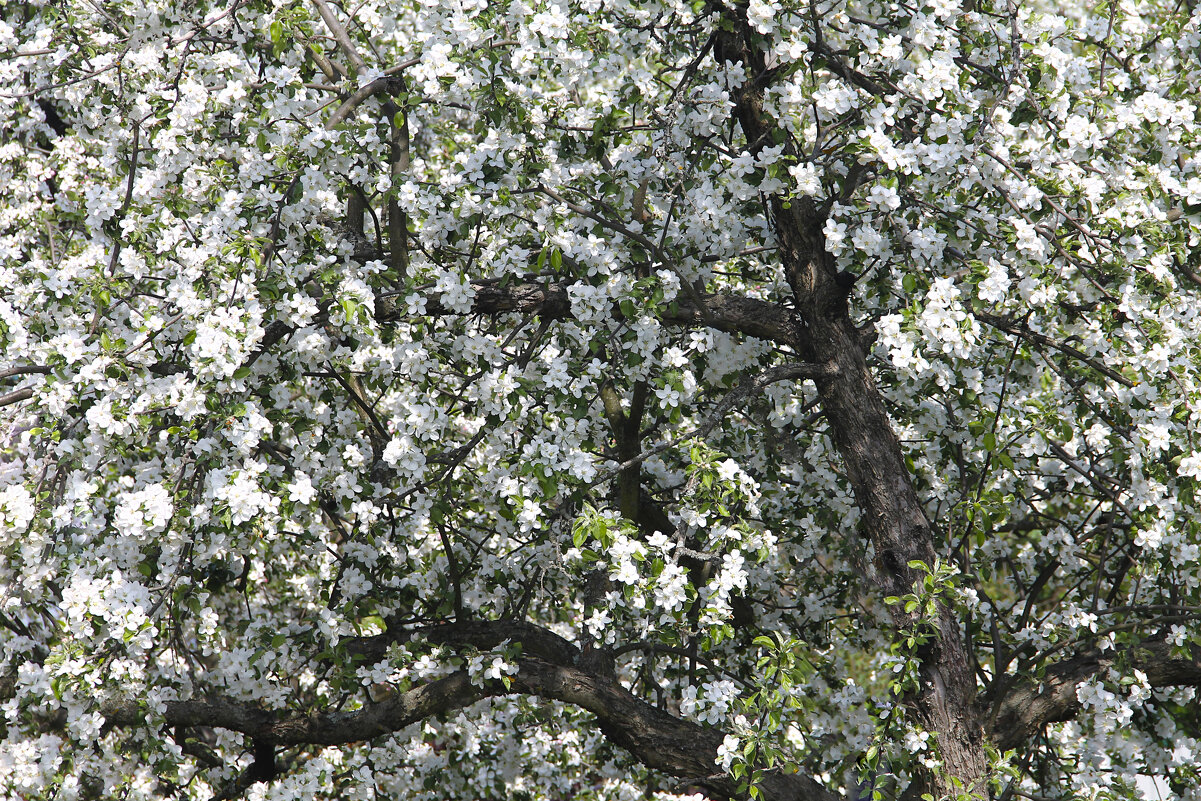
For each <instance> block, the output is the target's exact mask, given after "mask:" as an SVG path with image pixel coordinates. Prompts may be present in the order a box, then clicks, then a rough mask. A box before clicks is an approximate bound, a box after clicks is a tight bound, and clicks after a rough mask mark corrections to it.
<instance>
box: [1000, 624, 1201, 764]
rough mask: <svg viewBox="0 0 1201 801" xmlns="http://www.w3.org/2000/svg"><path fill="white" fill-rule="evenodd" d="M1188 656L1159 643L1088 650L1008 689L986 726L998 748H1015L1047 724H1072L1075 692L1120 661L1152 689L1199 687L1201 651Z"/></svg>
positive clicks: (1195, 649) (1078, 706) (1077, 707)
mask: <svg viewBox="0 0 1201 801" xmlns="http://www.w3.org/2000/svg"><path fill="white" fill-rule="evenodd" d="M1188 649H1189V656H1188V657H1182V656H1179V655H1174V654H1173V653H1172V652H1173V647H1172V645H1171V644H1170V643H1169V642H1167V641H1166V640H1163V639H1158V640H1152V641H1149V642H1142V643H1139V644H1138V645H1137V646H1134V647H1131V648H1130V649H1128V650H1126V651H1121V650H1110V651H1105V652H1102V651H1099V650H1096V649H1092V650H1089V651H1086V652H1084V653H1082V654H1079V655H1077V656H1075V657H1073V658H1071V659H1067V660H1064V661H1062V662H1058V663H1056V664H1054V665H1051V666H1050V667H1048V668H1047V669H1046V672H1045V673H1044V675H1043V678H1042V680H1041V681H1024V682H1022V683H1020V684H1016V685H1014V686H1013V687H1011V688H1010V689H1009V690H1008V692H1006V693H1005V694H1004V696H1003V697H1002V698H1001V699H1000V701H999V702H997V703H996V704H994V705H993V708H992V710H991V711H990V713H989V716H988V722H987V728H988V731H989V733H990V735H991V736H992V739H993V742H995V743H996V745H997V747H998V748H1000V749H1002V750H1006V749H1009V748H1017V747H1018V746H1020V745H1022V744H1023V743H1024V742H1026V741H1027V740H1029V739H1030V738H1031V737H1033V736H1034V735H1035V734H1037V733H1038V732H1039V730H1040V729H1042V727H1043V726H1045V725H1047V724H1048V723H1058V722H1060V721H1065V720H1070V719H1072V718H1074V717H1075V716H1076V715H1077V714H1079V712H1080V709H1081V707H1082V706H1083V704H1081V703H1080V699H1079V698H1077V697H1076V688H1077V687H1079V686H1080V684H1082V683H1083V682H1086V681H1089V680H1091V679H1095V678H1096V677H1098V676H1100V675H1102V674H1104V673H1105V672H1106V671H1108V670H1109V669H1110V668H1111V667H1114V666H1115V665H1117V664H1118V663H1119V661H1120V662H1121V663H1122V664H1123V665H1125V666H1129V667H1130V668H1133V669H1136V670H1140V671H1142V672H1143V673H1145V674H1146V676H1147V681H1148V682H1149V683H1150V684H1151V686H1152V687H1176V686H1192V687H1201V647H1198V646H1196V645H1189V646H1188Z"/></svg>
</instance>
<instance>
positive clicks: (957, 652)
mask: <svg viewBox="0 0 1201 801" xmlns="http://www.w3.org/2000/svg"><path fill="white" fill-rule="evenodd" d="M721 11H722V14H723V17H724V19H723V25H722V26H721V27H720V29H719V32H718V34H717V39H716V42H715V53H716V56H717V59H718V60H719V61H731V62H734V63H738V64H742V65H743V66H744V67H745V68H746V70H747V73H748V76H749V77H748V79H747V80H746V81H745V82H744V83H743V85H742V88H741V89H740V91H739V93H738V95H737V96H736V97H735V98H734V100H735V103H736V106H735V112H734V113H735V116H736V119H737V120H738V123H739V124H740V125H741V127H742V130H743V133H744V135H745V137H746V140H747V142H748V143H750V145H749V146H750V147H752V148H754V147H758V146H762V145H764V144H770V143H772V142H773V141H774V138H773V134H774V133H775V123H774V121H773V120H771V119H770V118H769V117H768V116H767V115H766V114H765V113H764V111H763V90H764V84H763V81H764V79H765V78H766V76H768V74H769V72H768V69H767V66H766V63H765V60H764V56H763V52H762V51H761V50H760V49H759V48H758V46H757V45H756V37H755V35H754V34H753V32H752V30H751V28H750V26H749V25H748V23H747V21H746V18H745V12H744V11H735V10H731V9H729V8H728V7H724V8H722V10H721ZM794 155H795V154H794ZM771 209H772V218H773V219H772V223H773V228H774V230H775V233H776V237H777V239H778V242H779V255H780V259H781V262H782V264H783V267H784V270H785V274H786V275H787V278H788V282H789V284H790V286H791V287H792V290H793V294H794V298H795V301H796V308H797V311H798V313H799V315H800V319H801V321H802V322H803V324H804V326H805V332H806V339H807V342H806V346H807V349H808V350H807V352H804V353H803V354H802V355H803V356H804V357H805V358H806V359H807V360H808V361H811V362H816V363H821V364H832V365H834V366H835V368H836V369H834V370H833V371H832V373H831V375H830V376H828V377H826V378H819V379H817V382H816V383H817V388H818V392H819V394H820V397H821V404H822V411H823V413H824V415H825V417H826V420H827V422H828V424H829V432H830V436H831V437H832V439H833V440H834V443H835V445H836V447H837V448H838V451H839V453H840V455H841V457H842V460H843V464H844V467H845V470H846V476H847V480H848V482H849V483H850V485H851V487H852V488H853V491H854V494H855V499H856V501H857V502H858V506H859V509H860V512H861V515H862V518H861V528H862V531H863V533H864V534H865V535H866V537H867V539H868V540H869V542H870V543H871V545H872V563H871V564H870V565H868V566H866V570H865V576H864V578H865V580H866V581H867V582H868V583H869V584H870V585H871V586H872V589H873V590H874V592H875V593H876V594H878V595H879V596H883V597H887V596H898V595H904V594H905V593H907V592H910V591H911V589H912V586H913V583H914V580H915V579H916V578H917V575H916V574H915V571H914V570H913V569H911V568H910V567H909V566H908V565H909V562H911V561H914V560H916V561H920V562H922V563H924V564H926V565H931V566H932V565H933V564H934V561H935V556H936V552H935V549H934V537H933V532H932V530H931V526H930V524H929V522H928V521H927V520H926V517H925V513H924V511H923V509H922V506H921V503H920V501H919V499H918V497H917V493H916V492H915V491H914V488H913V483H912V480H911V477H910V473H909V470H908V468H907V467H906V465H905V460H904V457H903V455H902V452H901V448H900V442H899V441H898V439H897V436H896V434H895V432H894V431H893V429H892V425H891V423H890V421H889V419H888V414H887V411H886V409H885V407H884V402H883V398H882V397H881V395H880V392H879V390H878V389H877V387H876V384H875V380H874V378H873V377H872V374H871V371H870V370H869V369H868V366H867V362H866V359H865V356H864V352H863V347H862V345H861V344H860V343H861V336H860V333H859V331H858V330H857V329H856V327H855V325H854V323H853V322H852V320H851V317H850V314H849V311H848V308H847V289H848V287H847V285H846V282H845V281H842V280H840V276H839V275H838V271H837V268H836V266H835V263H834V259H833V258H832V257H831V256H830V254H829V253H828V251H827V250H826V248H825V239H824V235H823V233H822V230H823V226H824V222H825V215H824V214H823V213H822V211H821V210H820V209H818V208H817V207H816V205H815V204H814V203H813V202H812V200H811V199H810V198H804V197H803V198H797V199H794V200H793V201H792V202H791V203H787V202H785V201H784V200H783V199H782V198H780V197H776V198H774V199H773V201H772V204H771ZM914 622H915V618H914V616H913V615H911V614H907V613H905V612H904V610H903V609H902V608H901V607H893V623H894V625H895V626H896V628H897V629H898V631H900V630H902V629H904V628H907V627H909V626H911V625H913V624H914ZM931 622H932V623H933V625H934V626H935V627H936V629H937V631H938V634H939V636H938V637H937V638H934V639H932V640H931V641H930V642H929V643H928V644H927V645H926V646H924V647H923V649H922V650H921V652H920V653H919V654H918V657H919V658H920V663H921V668H920V676H921V681H920V686H919V687H918V689H917V690H915V691H913V692H912V693H910V694H909V696H908V697H906V698H905V701H906V704H907V705H908V706H909V708H910V710H911V713H912V715H913V717H914V718H915V719H916V722H917V723H918V724H919V725H921V726H922V727H923V728H924V729H925V730H927V731H929V732H931V733H933V734H935V735H936V736H937V746H938V753H939V755H940V757H941V760H942V763H943V766H944V769H943V770H940V771H936V772H932V773H930V774H929V775H927V776H925V777H924V781H925V783H926V784H927V786H928V790H929V792H932V793H933V794H934V796H935V797H936V798H945V797H948V796H951V795H956V794H958V793H962V792H964V791H967V792H970V793H972V794H974V795H976V796H979V797H983V796H984V795H985V794H986V792H987V787H986V778H987V774H988V759H987V756H986V753H985V750H984V747H983V728H982V726H981V722H980V718H979V714H978V712H977V710H976V705H975V695H976V692H975V689H976V681H975V676H974V674H973V672H972V670H971V668H970V665H969V663H968V660H967V654H966V650H965V648H964V645H963V641H962V637H961V634H960V630H959V620H958V618H957V617H956V616H955V615H954V614H953V612H952V611H951V610H950V609H949V608H946V607H945V606H944V607H940V608H939V611H938V616H937V619H936V620H934V621H931Z"/></svg>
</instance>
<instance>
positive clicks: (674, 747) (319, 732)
mask: <svg viewBox="0 0 1201 801" xmlns="http://www.w3.org/2000/svg"><path fill="white" fill-rule="evenodd" d="M415 634H421V635H423V636H424V637H425V638H426V639H428V640H429V641H431V642H442V643H446V644H449V645H473V646H475V647H477V648H492V647H495V646H497V645H499V644H500V643H502V642H503V641H505V640H507V639H513V640H514V641H520V643H521V645H522V646H523V649H524V652H523V656H522V657H521V658H519V659H518V660H517V665H518V672H517V673H516V674H515V675H513V676H512V677H511V680H512V684H511V686H510V687H508V688H506V687H505V686H504V684H502V683H501V682H500V681H497V680H489V681H487V682H485V683H484V684H483V686H480V685H476V684H472V683H471V679H470V677H469V676H468V675H467V673H466V672H462V671H460V672H458V673H455V674H453V675H450V676H447V677H445V678H442V679H437V680H435V681H431V682H429V683H427V684H423V685H421V686H419V687H414V688H413V689H411V690H408V691H407V692H403V693H398V694H396V695H393V696H391V697H389V698H386V699H384V700H382V701H379V702H375V703H369V704H367V705H366V706H364V707H363V708H361V709H358V710H355V711H353V712H322V713H317V714H310V715H294V714H287V713H273V712H268V711H266V710H263V709H260V708H258V707H256V706H252V705H250V704H242V703H239V702H236V701H233V700H231V699H228V698H211V699H208V700H189V701H171V702H168V703H167V710H166V723H167V725H169V726H183V727H189V726H209V727H218V728H224V729H229V730H232V731H237V732H241V733H242V734H244V735H246V736H247V737H249V738H251V739H252V740H254V741H255V742H256V743H259V744H263V745H264V750H265V746H266V745H271V746H272V747H275V748H279V747H287V746H292V745H341V744H344V743H351V742H359V741H363V740H370V739H373V738H376V737H381V736H384V735H388V734H391V733H393V732H396V731H400V730H401V729H404V728H405V727H406V726H409V725H411V724H413V723H416V722H418V721H421V720H424V719H425V718H428V717H431V716H433V715H437V714H443V713H446V712H449V711H452V710H455V709H461V708H463V707H466V706H468V705H470V704H472V703H474V702H476V701H479V700H481V699H483V698H488V697H493V696H503V695H510V694H517V693H520V694H526V695H532V696H536V697H539V698H544V699H547V700H555V701H561V702H563V703H568V704H572V705H574V706H577V707H580V708H581V709H584V710H587V711H588V712H591V713H592V714H594V715H596V718H597V724H598V726H599V728H600V730H601V731H602V732H603V733H604V735H605V736H606V737H607V738H608V739H609V740H611V741H612V742H613V743H614V744H616V745H618V746H620V747H622V748H624V749H626V750H627V751H629V752H630V753H631V754H632V755H633V756H634V757H635V758H637V759H638V760H639V761H640V762H642V763H643V764H644V765H646V766H647V767H649V768H652V769H654V770H659V771H663V772H665V773H668V774H670V775H673V776H676V777H678V778H680V779H683V780H684V781H686V782H688V783H690V784H693V785H696V786H698V787H702V788H704V789H705V790H707V791H708V792H711V793H713V794H715V795H719V796H724V797H727V798H740V797H742V793H741V792H740V791H739V787H738V782H737V781H735V780H734V779H732V778H730V777H729V776H727V775H725V774H724V773H721V772H720V770H719V768H718V766H717V762H716V759H717V749H718V746H719V745H721V743H722V740H723V739H724V733H723V732H721V731H719V730H716V729H710V728H705V727H703V726H701V725H699V724H697V723H693V722H691V721H687V720H681V719H679V718H676V717H673V716H672V715H670V714H668V713H667V712H665V711H663V710H661V709H658V708H656V707H653V706H651V705H650V704H648V703H646V702H645V701H643V700H642V699H640V698H638V697H637V696H635V695H634V694H632V693H631V692H630V691H629V690H627V689H626V688H625V687H623V686H622V685H621V684H619V683H618V682H616V681H613V680H612V679H609V678H605V677H602V676H598V675H594V674H592V673H589V672H588V671H586V670H584V669H582V668H581V667H579V666H578V665H576V664H575V663H576V662H577V661H578V660H579V656H580V651H579V649H578V648H576V647H575V646H574V645H572V644H571V643H570V642H568V641H567V640H565V639H563V638H562V637H559V636H558V635H556V634H554V633H553V632H550V631H547V630H545V629H541V628H539V627H537V626H534V625H532V624H529V623H524V622H519V621H471V622H467V623H455V624H445V625H441V626H435V627H433V628H431V629H427V630H424V631H410V632H400V633H396V634H389V635H382V636H381V637H370V638H363V639H362V640H358V641H352V650H353V651H355V652H357V653H359V654H362V655H365V656H370V657H374V656H377V655H380V654H382V652H383V649H386V648H387V645H388V644H389V643H390V642H395V641H400V640H402V639H404V638H406V637H410V636H413V635H415ZM102 712H103V714H104V716H105V718H106V722H107V724H108V725H110V726H126V727H134V726H139V725H143V724H145V722H146V713H145V711H144V710H143V709H142V708H141V706H140V705H139V704H138V703H137V702H135V701H127V702H124V703H119V704H113V705H110V706H108V707H106V708H104V709H103V710H102ZM761 789H762V790H763V795H764V797H765V798H767V799H771V801H776V800H777V799H781V800H782V799H788V800H789V801H794V800H796V801H837V798H838V796H837V795H836V794H835V793H833V792H831V791H830V790H827V789H826V788H825V787H823V786H822V785H821V784H819V783H818V782H817V781H816V780H814V779H812V778H811V777H808V776H803V775H799V774H790V775H783V774H779V773H773V774H769V775H768V776H767V777H766V778H765V780H764V781H763V783H762V785H761Z"/></svg>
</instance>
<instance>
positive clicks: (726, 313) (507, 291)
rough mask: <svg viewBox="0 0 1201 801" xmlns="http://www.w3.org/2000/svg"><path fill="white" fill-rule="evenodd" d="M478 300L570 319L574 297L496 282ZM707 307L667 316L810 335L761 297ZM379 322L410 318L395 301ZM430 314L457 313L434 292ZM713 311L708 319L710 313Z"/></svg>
mask: <svg viewBox="0 0 1201 801" xmlns="http://www.w3.org/2000/svg"><path fill="white" fill-rule="evenodd" d="M471 286H472V289H473V290H475V299H474V300H473V302H472V306H471V312H470V313H471V314H503V313H505V312H517V313H522V314H537V315H539V316H541V317H542V318H543V319H552V320H566V319H570V318H571V298H570V296H569V295H568V293H567V288H568V285H567V284H533V283H521V284H510V285H508V286H503V285H501V284H499V283H496V282H491V281H475V282H472V285H471ZM704 304H705V309H704V310H702V309H700V308H698V307H697V306H696V305H695V304H693V303H692V301H691V300H690V299H689V298H686V297H681V298H677V299H676V301H674V303H673V304H671V305H669V306H668V308H667V310H666V312H665V313H664V314H663V316H662V318H661V319H662V320H663V322H665V323H668V324H675V325H695V326H707V327H710V328H714V329H717V330H718V331H725V332H727V333H731V334H744V335H746V336H753V337H757V338H759V339H765V340H767V341H769V342H775V343H777V344H780V345H786V346H788V347H790V348H793V349H794V350H800V349H802V348H803V347H804V342H805V336H804V332H803V331H802V329H801V327H800V326H799V325H797V323H796V320H795V318H794V316H793V313H792V311H791V310H790V309H788V308H786V307H784V306H780V305H777V304H775V303H770V302H768V301H765V300H758V299H756V298H748V297H742V296H740V295H722V294H717V295H706V296H704ZM376 309H377V312H376V319H377V320H378V321H379V322H380V323H382V324H387V323H391V322H396V321H397V320H400V319H402V318H403V317H404V316H405V311H404V310H403V309H402V308H400V307H399V306H398V305H397V304H396V302H395V301H394V300H392V299H390V298H384V299H382V301H379V302H377V304H376ZM425 309H426V311H425V313H426V314H428V315H432V316H435V317H441V316H449V315H452V314H457V313H458V312H454V311H452V310H450V309H448V308H446V307H445V306H443V305H442V301H441V296H439V295H436V294H432V295H428V296H427V297H426V299H425ZM706 311H707V312H708V315H707V317H706V314H705V312H706Z"/></svg>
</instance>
